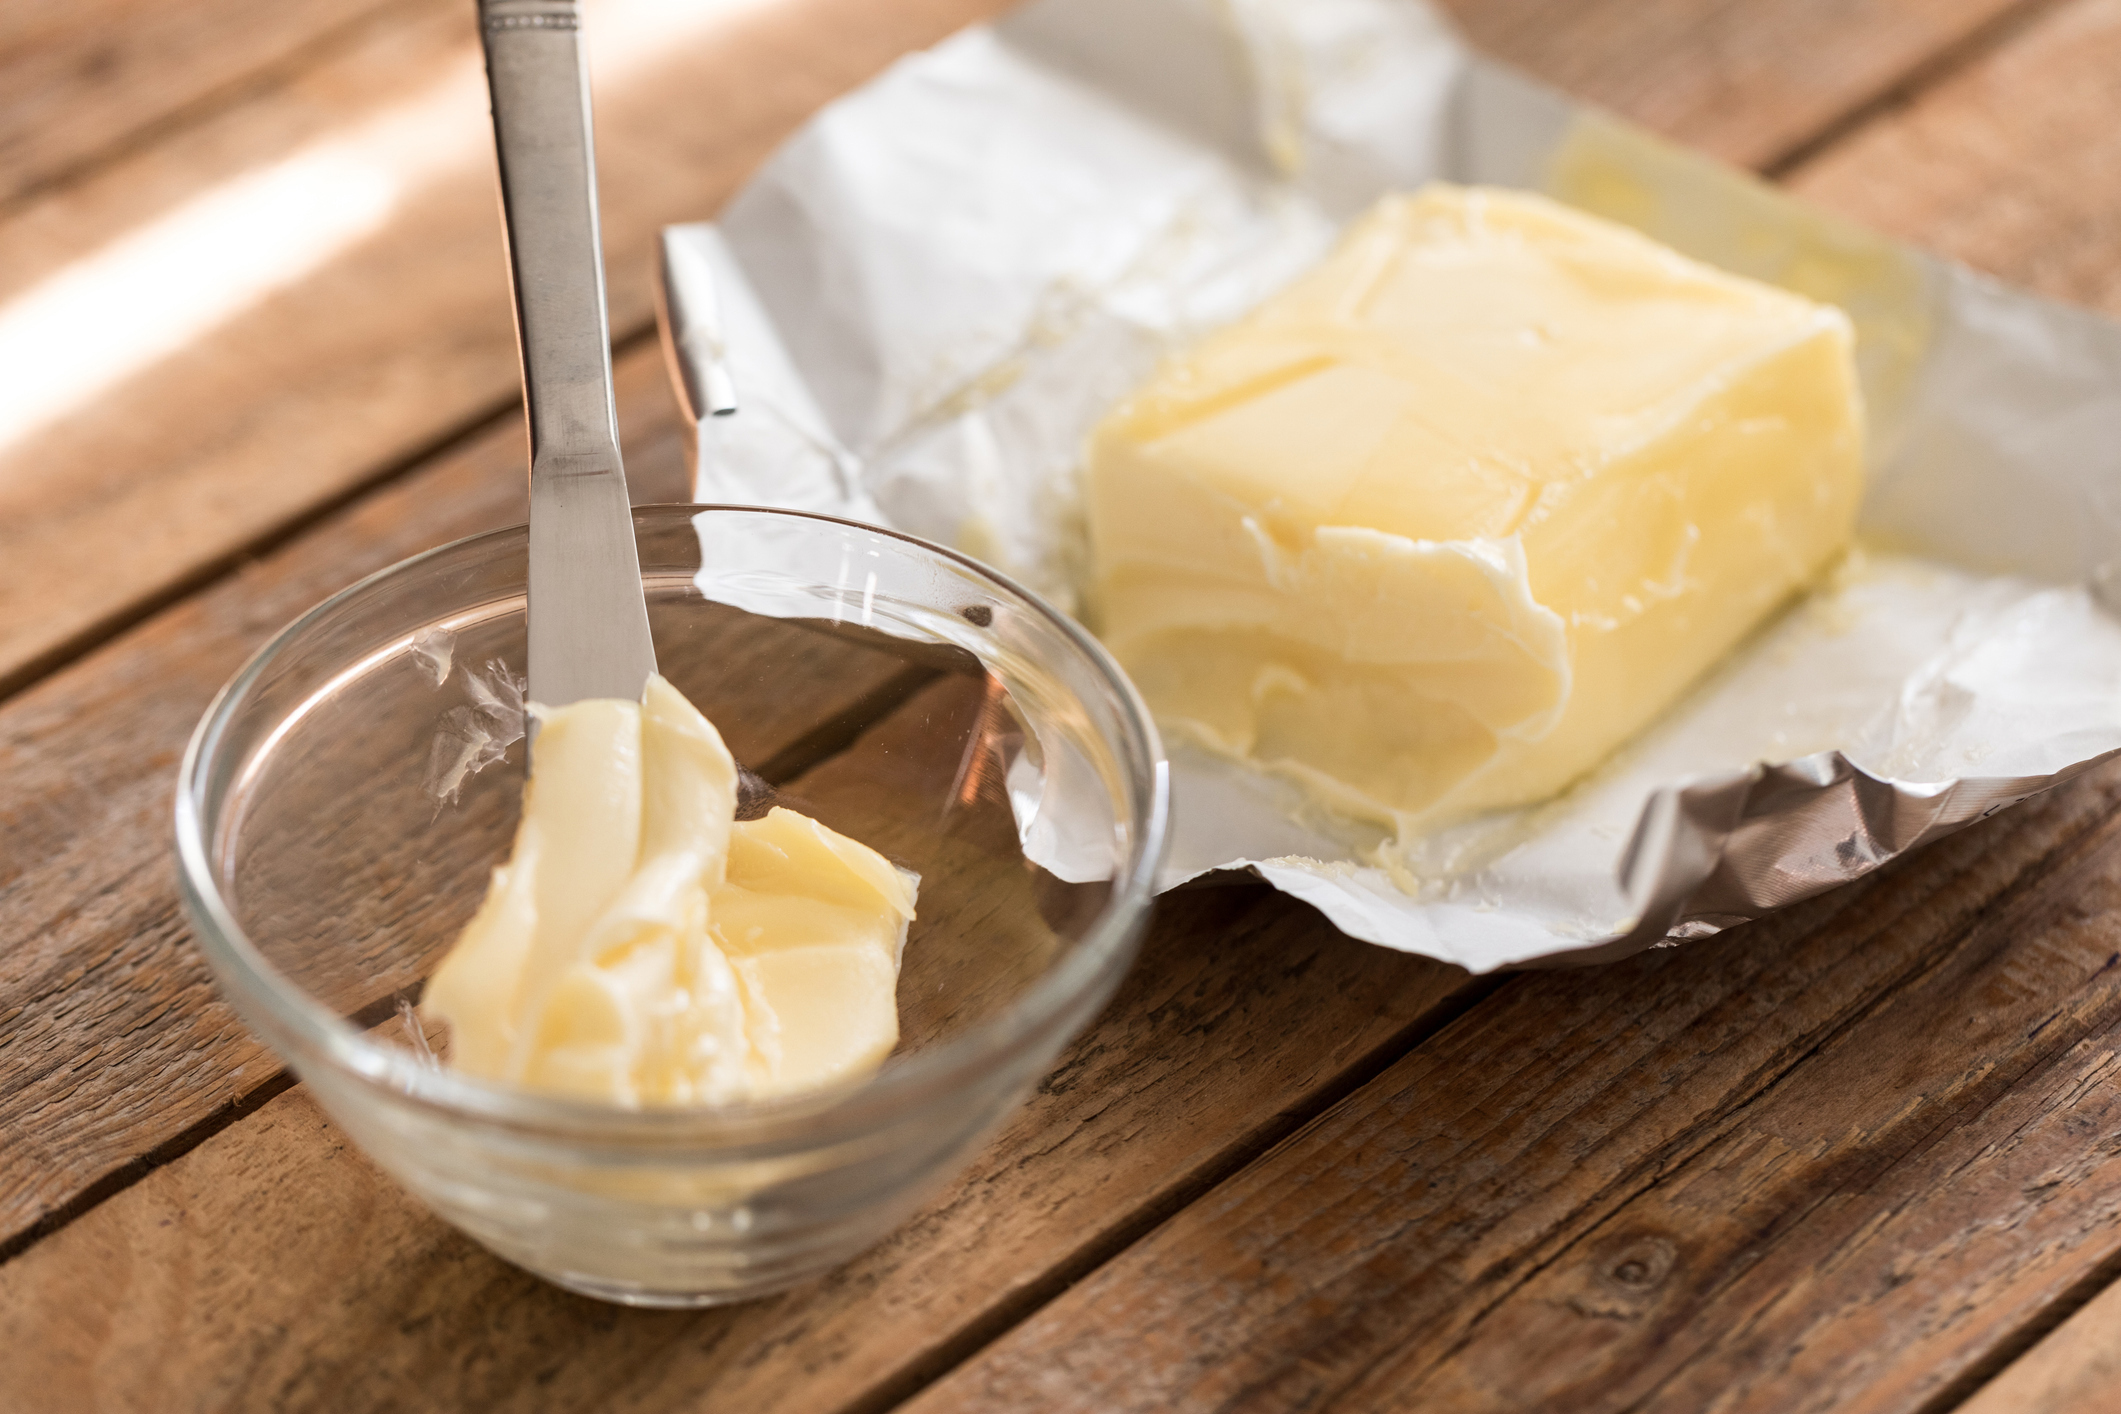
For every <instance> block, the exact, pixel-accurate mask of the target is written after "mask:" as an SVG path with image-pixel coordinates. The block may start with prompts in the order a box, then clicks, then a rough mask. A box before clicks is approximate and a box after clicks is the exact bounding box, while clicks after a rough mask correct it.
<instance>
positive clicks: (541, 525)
mask: <svg viewBox="0 0 2121 1414" xmlns="http://www.w3.org/2000/svg"><path fill="white" fill-rule="evenodd" d="M479 31H480V35H481V38H482V40H483V42H484V44H485V48H486V82H487V87H488V89H489V91H490V92H491V94H492V98H493V135H494V147H495V149H496V152H497V155H498V156H499V158H500V170H501V218H502V225H503V227H504V228H505V230H506V233H507V240H508V268H509V274H510V277H511V281H512V283H513V285H514V288H515V312H516V335H517V342H518V345H519V346H520V347H521V349H522V353H523V406H524V410H525V412H526V414H527V415H528V419H529V423H530V601H529V615H530V700H531V701H533V702H536V703H538V704H540V705H542V706H546V707H560V706H565V705H566V704H567V703H570V702H578V701H580V700H582V699H584V698H590V697H619V698H626V699H629V700H635V701H638V700H639V698H640V696H641V690H642V688H643V687H645V686H646V685H647V681H648V675H649V674H650V673H653V672H654V671H655V646H654V644H653V643H652V642H651V641H650V639H649V636H648V605H647V602H646V600H645V598H644V597H643V595H642V592H641V562H640V551H639V549H638V547H637V546H636V545H635V543H634V537H633V512H632V509H631V507H630V505H629V504H628V501H627V497H626V471H625V467H624V466H623V465H622V464H621V462H620V460H619V430H618V407H617V402H616V399H615V398H614V396H613V392H612V380H611V329H610V317H609V314H608V312H607V310H606V308H605V300H604V259H603V250H602V244H601V241H600V239H599V236H598V231H597V203H596V159H595V153H594V150H593V148H592V145H591V139H590V123H589V74H588V69H587V67H586V65H585V64H584V62H583V57H582V45H581V16H580V13H579V9H578V7H577V5H576V4H575V3H574V0H479Z"/></svg>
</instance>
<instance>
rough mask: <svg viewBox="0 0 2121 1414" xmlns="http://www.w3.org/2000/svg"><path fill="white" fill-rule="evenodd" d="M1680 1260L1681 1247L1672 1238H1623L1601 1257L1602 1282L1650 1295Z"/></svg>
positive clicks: (1627, 1291) (1623, 1290) (1611, 1287)
mask: <svg viewBox="0 0 2121 1414" xmlns="http://www.w3.org/2000/svg"><path fill="white" fill-rule="evenodd" d="M1678 1263H1679V1249H1678V1247H1677V1246H1675V1245H1674V1244H1673V1243H1672V1240H1671V1239H1670V1238H1667V1237H1656V1236H1649V1235H1644V1236H1637V1237H1629V1238H1624V1239H1622V1240H1621V1241H1620V1242H1619V1243H1618V1244H1616V1245H1614V1246H1611V1247H1608V1248H1606V1249H1605V1251H1604V1252H1603V1254H1602V1255H1601V1256H1600V1257H1599V1260H1598V1277H1599V1282H1600V1284H1601V1285H1603V1286H1605V1287H1606V1288H1608V1289H1609V1290H1613V1291H1617V1292H1620V1293H1622V1294H1625V1295H1628V1296H1647V1295H1648V1294H1649V1293H1651V1292H1653V1291H1655V1290H1656V1289H1657V1288H1658V1287H1660V1286H1662V1285H1664V1283H1665V1280H1666V1278H1668V1277H1670V1276H1671V1274H1672V1268H1673V1267H1675V1266H1677V1265H1678Z"/></svg>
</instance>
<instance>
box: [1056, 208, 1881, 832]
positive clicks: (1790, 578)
mask: <svg viewBox="0 0 2121 1414" xmlns="http://www.w3.org/2000/svg"><path fill="white" fill-rule="evenodd" d="M1851 344H1852V336H1851V333H1850V326H1849V321H1848V320H1847V318H1846V317H1845V316H1844V315H1843V314H1842V313H1841V312H1840V311H1838V310H1836V309H1833V308H1830V307H1827V306H1824V305H1820V304H1816V303H1813V302H1811V301H1809V300H1806V299H1803V298H1801V297H1798V296H1796V295H1792V294H1788V293H1786V292H1784V291H1781V290H1778V289H1774V288H1772V287H1770V286H1767V285H1763V284H1759V283H1756V282H1753V281H1750V280H1745V279H1740V278H1737V277H1735V276H1731V275H1728V274H1725V273H1723V272H1721V271H1718V270H1714V269H1711V268H1709V267H1707V266H1704V265H1701V264H1698V263H1696V262H1694V261H1691V260H1688V259H1686V258H1684V257H1682V256H1680V255H1678V254H1676V253H1674V252H1673V251H1670V250H1667V249H1665V248H1664V247H1662V246H1660V245H1657V244H1655V243H1654V242H1651V241H1649V240H1646V239H1645V238H1643V237H1641V236H1639V235H1637V234H1635V233H1634V232H1632V231H1629V230H1627V229H1625V228H1623V227H1620V226H1616V225H1612V224H1610V223H1608V222H1605V221H1601V220H1598V219H1596V218H1593V217H1589V216H1585V215H1582V214H1581V213H1578V212H1575V211H1573V210H1571V209H1569V208H1567V207H1564V206H1561V205H1558V204H1557V203H1554V202H1551V201H1548V200H1545V199H1543V198H1540V197H1536V196H1531V195H1528V194H1524V193H1516V192H1503V191H1494V190H1485V189H1468V188H1456V187H1446V186H1433V187H1429V188H1426V189H1424V190H1422V191H1420V192H1418V193H1415V194H1413V195H1407V196H1395V197H1391V198H1388V199H1386V200H1385V201H1383V202H1382V203H1380V204H1379V205H1378V206H1377V207H1376V208H1374V209H1373V210H1372V211H1371V212H1370V213H1369V214H1368V215H1367V216H1365V217H1364V218H1363V219H1362V220H1361V221H1359V222H1358V223H1357V224H1356V225H1355V226H1354V227H1353V228H1352V229H1351V230H1350V231H1349V233H1348V234H1347V236H1346V237H1345V238H1344V239H1343V241H1342V242H1341V244H1340V246H1339V247H1338V248H1337V249H1336V250H1335V251H1334V253H1333V254H1332V255H1331V256H1330V257H1328V259H1327V260H1326V261H1325V263H1324V264H1323V265H1321V266H1320V267H1319V268H1317V269H1316V270H1314V271H1312V272H1311V273H1310V274H1309V275H1308V276H1306V277H1304V278H1303V279H1301V280H1299V281H1298V282H1297V283H1296V284H1294V285H1293V286H1291V287H1290V288H1288V289H1287V290H1285V291H1284V292H1282V293H1281V294H1279V295H1277V296H1276V297H1274V298H1273V299H1271V300H1269V301H1268V302H1267V303H1266V304H1264V305H1262V306H1261V307H1260V308H1259V309H1257V310H1256V311H1254V312H1253V313H1252V314H1251V315H1250V316H1248V317H1247V318H1245V319H1244V320H1242V321H1241V322H1239V323H1237V324H1235V325H1233V326H1231V327H1229V328H1227V329H1225V330H1223V331H1222V332H1220V333H1218V334H1215V335H1213V336H1211V337H1209V338H1208V339H1207V340H1205V341H1204V342H1203V343H1201V344H1200V345H1199V346H1198V347H1196V348H1194V349H1193V350H1191V351H1190V352H1188V353H1186V354H1185V355H1183V356H1182V357H1179V358H1177V359H1175V360H1173V361H1171V362H1170V363H1168V364H1167V365H1166V366H1165V367H1164V368H1163V369H1162V370H1161V371H1160V372H1159V373H1157V374H1156V375H1155V376H1154V377H1153V378H1152V379H1151V381H1150V382H1149V383H1148V384H1147V385H1146V386H1145V387H1143V388H1142V389H1140V390H1139V391H1138V392H1137V393H1136V394H1135V396H1134V397H1133V398H1132V399H1130V400H1129V401H1128V402H1127V403H1125V404H1124V405H1122V406H1121V407H1120V408H1119V409H1117V410H1116V411H1115V412H1114V413H1113V414H1112V415H1111V416H1110V417H1109V418H1107V419H1106V421H1105V422H1104V423H1103V424H1102V425H1101V426H1100V427H1099V428H1098V429H1097V430H1096V432H1095V433H1094V435H1093V437H1092V443H1091V450H1090V460H1089V468H1088V480H1087V504H1088V514H1089V530H1090V543H1091V554H1092V584H1091V593H1090V599H1091V612H1092V613H1093V615H1094V616H1095V617H1096V620H1097V623H1098V628H1099V631H1100V633H1101V635H1102V636H1103V638H1104V639H1105V641H1106V643H1107V644H1108V645H1109V646H1110V647H1111V648H1112V650H1113V652H1114V653H1115V655H1116V656H1117V657H1118V658H1119V660H1120V661H1121V663H1122V664H1124V665H1125V666H1126V668H1127V669H1128V671H1129V672H1130V674H1132V676H1133V677H1134V680H1135V681H1136V683H1138V684H1139V685H1140V687H1141V690H1142V692H1143V694H1144V696H1145V697H1146V698H1147V699H1148V701H1149V704H1150V706H1151V707H1152V709H1153V710H1154V711H1155V713H1156V715H1157V716H1158V717H1159V719H1161V720H1162V721H1163V722H1164V723H1165V724H1166V725H1167V726H1168V727H1170V728H1172V729H1173V730H1174V731H1175V732H1177V733H1180V734H1182V735H1184V736H1186V737H1189V738H1191V739H1192V740H1195V741H1197V742H1199V743H1201V744H1203V745H1205V746H1207V747H1208V748H1210V749H1212V750H1215V751H1219V752H1223V753H1226V754H1229V755H1232V756H1237V757H1242V758H1246V759H1248V760H1250V761H1252V762H1254V763H1255V764H1257V765H1258V766H1260V767H1262V768H1265V769H1267V770H1269V771H1272V772H1275V773H1277V774H1281V775H1285V776H1288V777H1292V778H1294V779H1295V780H1297V781H1299V782H1301V783H1302V784H1303V785H1304V786H1306V787H1308V788H1309V789H1310V790H1311V791H1312V792H1313V793H1314V794H1315V795H1316V796H1317V797H1318V798H1320V799H1322V800H1324V801H1325V802H1327V803H1328V804H1330V805H1332V806H1333V807H1335V808H1337V809H1339V810H1341V811H1344V812H1347V813H1351V814H1354V815H1356V816H1358V817H1361V818H1367V819H1371V820H1376V821H1379V822H1382V823H1384V824H1387V825H1389V826H1391V827H1393V828H1395V829H1396V830H1398V831H1400V832H1402V833H1404V832H1407V831H1409V830H1412V829H1416V828H1427V827H1431V826H1434V825H1439V824H1444V823H1448V822H1450V821H1452V820H1455V819H1458V818H1462V817H1464V816H1467V815H1470V814H1473V813H1475V812H1478V811H1482V810H1487V809H1492V808H1498V807H1504V806H1511V805H1518V804H1523V803H1527V802H1530V801H1534V800H1538V799H1541V798H1543V797H1546V796H1549V795H1552V794H1554V793H1555V792H1557V791H1559V790H1561V789H1562V788H1563V787H1565V786H1567V785H1568V784H1569V783H1570V782H1571V781H1572V780H1574V779H1575V778H1576V777H1578V776H1580V775H1581V774H1583V773H1584V772H1585V771H1586V770H1588V769H1589V768H1591V767H1592V766H1594V765H1596V764H1597V763H1598V761H1599V760H1600V759H1601V758H1603V757H1604V756H1605V755H1606V754H1607V753H1609V752H1610V751H1611V750H1612V749H1613V748H1614V747H1615V746H1616V745H1618V744H1619V743H1620V742H1622V741H1623V740H1625V739H1626V738H1627V737H1629V736H1630V735H1632V734H1633V733H1634V732H1635V731H1637V730H1638V729H1639V728H1641V727H1642V726H1643V725H1644V724H1645V723H1647V722H1648V721H1649V720H1650V719H1651V718H1652V717H1653V716H1655V715H1656V714H1657V713H1658V712H1660V711H1661V710H1663V709H1664V708H1665V707H1666V706H1667V705H1669V704H1670V703H1671V702H1672V700H1673V699H1674V698H1675V697H1677V696H1678V695H1679V694H1680V693H1681V692H1682V691H1683V690H1684V689H1685V688H1686V687H1687V685H1688V684H1689V683H1691V682H1692V681H1693V680H1694V679H1695V678H1697V677H1698V676H1699V675H1700V674H1701V673H1702V671H1703V670H1704V669H1706V668H1707V667H1708V666H1709V665H1710V664H1712V663H1714V662H1715V661H1716V660H1717V659H1718V658H1719V657H1721V656H1722V655H1723V654H1724V653H1726V652H1727V651H1728V650H1729V649H1730V648H1731V647H1732V646H1733V645H1734V644H1736V643H1737V642H1738V640H1739V639H1741V638H1742V637H1744V636H1745V635H1746V634H1747V633H1748V632H1749V631H1750V630H1752V629H1753V628H1754V627H1755V626H1757V625H1758V624H1759V623H1760V622H1761V621H1762V619H1763V618H1765V617H1766V616H1767V615H1768V614H1769V613H1771V612H1772V611H1773V610H1774V609H1775V608H1776V607H1777V606H1778V605H1780V604H1781V603H1783V602H1784V601H1785V600H1787V599H1788V598H1789V597H1790V596H1791V594H1792V593H1793V592H1794V591H1795V590H1797V589H1798V588H1799V587H1800V586H1802V585H1804V584H1805V583H1806V582H1807V581H1809V580H1811V579H1812V578H1813V577H1814V576H1816V575H1818V574H1819V573H1820V572H1821V570H1822V569H1824V568H1825V567H1826V565H1827V564H1828V563H1829V562H1830V561H1831V560H1833V559H1834V557H1835V556H1836V555H1837V554H1839V553H1840V552H1841V551H1842V550H1843V549H1844V547H1846V545H1847V544H1848V542H1849V540H1850V538H1851V536H1852V534H1853V532H1854V526H1855V520H1856V512H1857V506H1858V501H1859V499H1860V497H1861V494H1862V489H1863V469H1862V443H1863V434H1862V408H1861V403H1860V400H1859V394H1858V390H1857V386H1856V380H1855V373H1854V367H1853V361H1852V357H1851Z"/></svg>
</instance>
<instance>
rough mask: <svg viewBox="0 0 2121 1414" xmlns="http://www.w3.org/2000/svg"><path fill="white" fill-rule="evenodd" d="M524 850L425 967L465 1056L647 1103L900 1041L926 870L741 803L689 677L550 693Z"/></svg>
mask: <svg viewBox="0 0 2121 1414" xmlns="http://www.w3.org/2000/svg"><path fill="white" fill-rule="evenodd" d="M535 762H536V767H535V770H534V772H533V774H532V776H531V779H530V782H529V784H528V785H527V786H526V788H525V790H524V797H523V818H522V822H521V824H520V825H519V826H518V827H517V831H516V839H515V846H514V850H513V852H512V853H511V855H510V857H509V860H508V862H507V863H506V864H504V865H502V866H501V867H500V868H498V869H496V870H495V871H494V876H493V882H492V885H491V887H490V888H489V889H488V891H487V895H486V899H485V902H484V903H483V904H482V905H481V906H480V908H479V911H478V913H477V915H476V916H475V917H473V919H472V921H471V923H470V924H469V925H467V926H466V928H465V930H464V932H463V935H462V936H461V937H460V938H459V939H458V940H457V942H456V945H455V946H454V947H453V948H452V949H451V950H450V952H449V954H448V955H447V956H446V957H445V958H444V959H443V960H442V964H441V966H440V967H439V968H438V969H437V970H436V972H435V974H434V976H433V978H432V979H431V980H430V981H429V982H428V985H427V990H426V993H425V994H424V996H423V998H422V1000H421V1010H422V1011H423V1013H425V1014H426V1015H427V1016H429V1017H430V1018H433V1019H435V1020H437V1021H440V1022H443V1023H446V1024H447V1026H448V1027H449V1056H450V1063H451V1064H452V1065H454V1066H457V1067H459V1068H461V1069H463V1070H466V1071H469V1072H471V1073H472V1074H475V1075H481V1076H484V1077H487V1078H488V1079H494V1080H506V1081H511V1082H514V1083H517V1084H521V1085H525V1086H528V1087H531V1088H533V1089H539V1090H544V1091H548V1092H551V1093H555V1094H563V1095H571V1096H575V1097H578V1098H585V1099H594V1100H604V1101H609V1102H610V1103H613V1104H616V1105H623V1106H628V1107H638V1106H643V1105H671V1104H726V1103H731V1102H734V1101H741V1100H748V1099H759V1098H764V1097H767V1096H772V1095H781V1094H788V1093H792V1092H795V1091H800V1090H805V1089H810V1088H813V1087H816V1086H819V1085H825V1084H829V1083H831V1082H833V1081H836V1080H844V1079H849V1078H853V1077H857V1076H860V1075H862V1074H865V1073H867V1072H868V1071H871V1070H873V1069H875V1068H876V1067H877V1066H878V1065H880V1064H882V1062H883V1060H884V1057H885V1056H887V1055H889V1054H890V1052H891V1049H892V1047H893V1046H895V1045H896V1044H897V1043H898V1002H897V988H898V969H899V957H900V952H901V950H902V949H903V947H904V945H905V939H906V929H907V925H908V923H909V922H910V921H911V919H912V918H913V915H914V896H915V889H916V883H917V881H916V880H914V879H913V878H912V877H911V876H909V875H907V874H905V873H904V872H902V871H900V870H898V869H896V868H894V867H893V866H892V865H891V864H890V863H889V862H888V861H887V860H885V859H884V858H883V856H881V855H879V854H878V853H877V852H876V851H875V850H872V849H870V848H869V847H868V846H866V845H863V844H860V843H857V842H856V841H854V840H850V839H848V838H847V837H846V836H844V835H840V834H836V833H834V832H833V831H832V830H829V829H827V828H826V827H825V826H823V825H821V824H819V823H818V822H816V821H815V820H811V819H808V818H806V817H804V816H801V815H798V814H796V813H794V812H793V811H789V810H783V809H778V808H776V809H774V810H771V811H769V812H768V813H767V814H766V815H765V816H764V817H763V818H761V819H757V820H738V819H736V807H737V789H736V786H737V777H736V763H735V762H734V761H733V760H732V759H731V758H730V755H729V751H728V749H727V748H726V747H725V746H724V745H723V744H722V738H721V735H720V733H718V732H716V731H715V729H714V726H713V724H712V723H710V722H709V721H708V720H707V719H706V718H705V717H703V716H702V715H700V713H699V711H698V710H697V709H695V708H694V707H693V706H692V704H691V703H689V702H687V701H686V700H685V698H684V696H683V694H681V693H679V692H678V690H677V689H676V688H674V687H672V686H671V685H670V684H669V683H667V682H665V681H664V680H663V679H662V678H660V677H655V678H651V679H649V682H648V687H647V690H646V692H645V694H644V695H643V698H642V701H640V702H638V703H634V702H623V701H615V700H597V701H587V702H578V703H574V704H573V705H571V706H567V707H563V708H559V709H557V710H553V711H540V713H539V732H538V739H537V752H536V757H535Z"/></svg>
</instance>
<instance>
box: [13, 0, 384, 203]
mask: <svg viewBox="0 0 2121 1414" xmlns="http://www.w3.org/2000/svg"><path fill="white" fill-rule="evenodd" d="M393 7H394V8H396V9H398V10H401V11H402V10H406V9H408V8H409V6H408V5H407V4H406V3H405V0H393V3H385V2H384V0H366V3H353V4H349V3H346V2H345V0H193V3H191V4H186V5H165V4H158V3H155V0H14V3H13V4H10V5H8V6H7V7H6V8H5V9H4V10H0V210H5V209H7V208H8V207H10V206H14V205H16V204H18V203H19V202H20V201H21V200H22V198H23V194H24V193H25V192H28V191H31V190H34V189H36V188H38V187H42V186H45V185H48V184H50V183H52V182H55V181H63V180H65V179H66V178H67V177H69V176H78V175H79V173H80V171H81V169H82V168H83V167H84V166H87V165H90V164H92V163H93V162H94V161H95V160H96V159H97V158H99V157H102V156H105V155H106V154H108V153H109V152H110V150H111V149H113V148H123V147H135V146H139V145H141V144H142V143H143V142H145V141H150V140H151V136H150V135H151V134H152V133H154V132H155V131H157V130H159V129H162V128H165V127H166V126H167V125H169V124H170V123H172V122H181V121H183V120H184V119H185V118H186V117H192V118H194V119H196V117H198V116H201V110H202V109H208V108H212V107H216V106H225V105H227V104H228V103H230V102H234V101H240V97H241V94H242V92H243V90H244V88H245V87H246V85H249V84H254V83H256V82H257V81H258V78H259V76H260V74H261V73H263V72H265V71H269V70H272V69H275V68H281V67H284V66H288V65H290V64H299V63H300V62H301V61H302V60H303V58H305V57H307V56H309V55H312V54H314V53H315V52H316V51H318V50H321V49H327V48H329V47H330V46H331V45H332V44H333V42H334V41H339V40H343V39H344V38H345V36H346V35H347V34H348V33H349V32H351V31H353V30H355V29H357V28H359V27H360V26H362V25H363V24H365V23H368V22H371V21H372V20H373V18H374V17H375V16H376V15H377V14H379V13H382V12H384V11H387V10H389V9H391V8H393Z"/></svg>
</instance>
